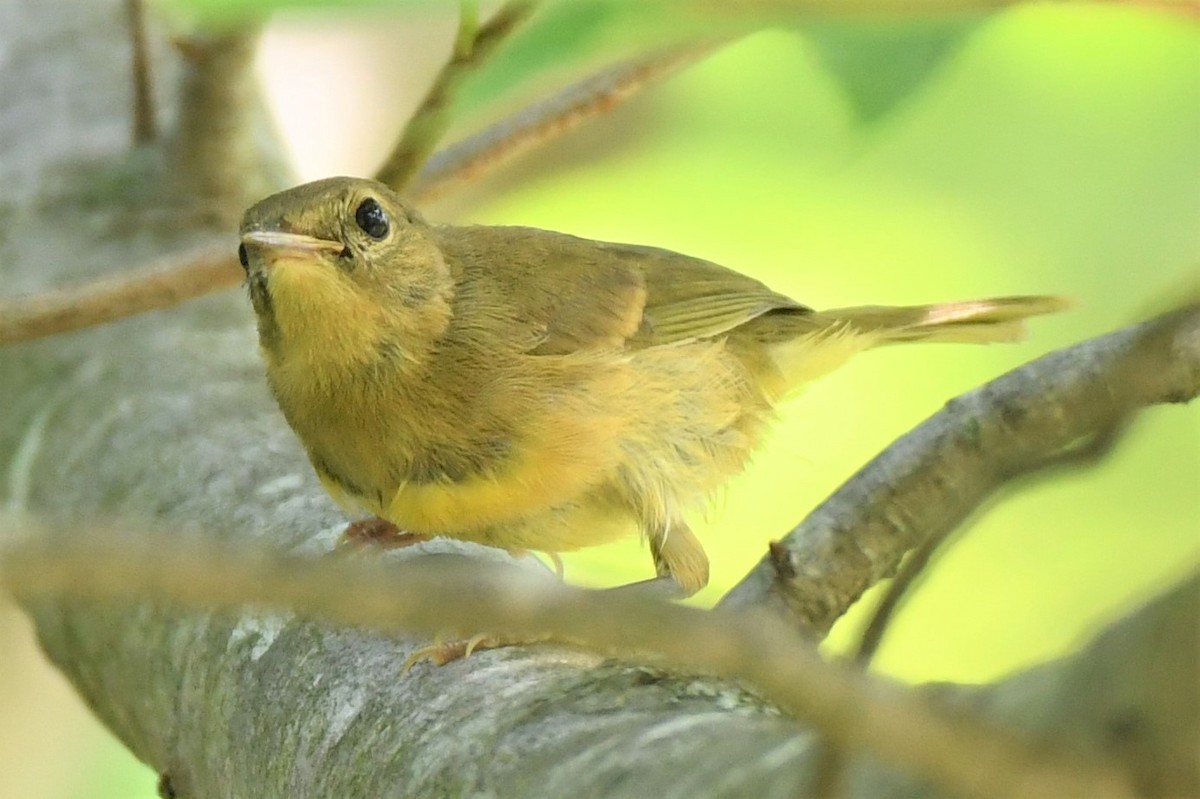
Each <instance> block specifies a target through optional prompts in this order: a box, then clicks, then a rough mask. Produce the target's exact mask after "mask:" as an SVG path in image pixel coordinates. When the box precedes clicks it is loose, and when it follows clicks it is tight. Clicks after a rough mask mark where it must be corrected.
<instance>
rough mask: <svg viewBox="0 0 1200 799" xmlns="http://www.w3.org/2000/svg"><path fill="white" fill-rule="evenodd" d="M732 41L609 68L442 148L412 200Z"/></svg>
mask: <svg viewBox="0 0 1200 799" xmlns="http://www.w3.org/2000/svg"><path fill="white" fill-rule="evenodd" d="M729 41H730V40H729V39H723V40H718V41H704V42H698V43H691V44H687V45H681V46H677V47H669V48H666V49H663V50H658V51H656V52H653V53H650V54H648V55H644V56H640V57H638V58H634V59H630V60H627V61H622V62H620V63H618V64H613V65H611V66H609V67H606V68H605V69H603V70H601V71H600V72H597V73H596V74H594V75H590V76H588V77H587V78H584V79H583V80H581V81H579V82H578V83H574V84H572V85H570V86H568V87H567V88H565V89H563V90H562V91H560V92H559V93H558V94H556V95H554V96H553V97H550V98H548V99H546V100H542V101H540V102H537V103H534V104H533V105H530V106H527V107H526V108H523V109H521V110H520V111H518V112H516V113H515V114H513V115H512V116H509V117H507V118H505V119H502V120H500V121H499V122H496V123H495V124H493V125H490V126H488V127H487V128H485V129H484V130H481V131H480V132H478V133H476V134H474V135H472V136H469V137H467V138H466V139H463V140H462V141H460V142H458V143H456V144H454V145H451V146H450V147H447V148H445V149H443V150H442V151H441V152H439V153H437V154H436V155H434V156H433V157H432V158H430V159H429V161H428V162H427V163H426V164H425V166H424V167H423V168H422V169H421V171H420V172H419V173H418V174H417V176H416V177H415V179H414V180H413V182H412V186H411V188H410V189H409V191H408V195H409V197H410V198H411V199H412V200H413V201H414V202H419V203H425V202H429V201H430V200H433V199H436V198H437V197H440V196H442V195H443V194H445V193H446V192H448V191H450V189H451V188H452V187H454V186H456V185H460V184H462V183H464V182H466V181H472V180H477V179H478V178H479V177H481V176H482V175H484V174H485V173H487V172H491V171H493V170H495V169H496V168H497V167H499V166H502V165H504V164H506V163H508V162H509V161H511V160H513V159H514V158H516V157H517V156H518V155H520V154H522V153H524V152H527V151H528V150H531V149H533V148H534V147H537V146H538V145H541V144H545V143H546V142H548V141H551V140H553V139H555V138H558V137H559V136H561V135H563V134H564V133H567V132H568V131H571V130H573V129H574V128H576V127H577V126H579V125H580V124H582V123H583V122H586V121H587V120H589V119H593V118H594V117H598V116H600V115H602V114H605V113H608V112H609V111H612V110H613V109H614V108H616V107H617V106H619V105H621V104H622V103H624V102H626V101H628V100H630V99H632V98H633V97H635V96H637V95H638V94H640V93H641V92H642V91H643V90H644V89H647V88H649V87H650V86H652V85H654V84H655V83H657V82H658V81H661V80H664V79H666V78H668V77H670V76H671V75H674V74H675V73H676V72H678V71H679V70H681V69H683V68H685V67H688V66H690V65H692V64H694V63H696V62H697V61H699V60H701V59H703V58H705V57H706V56H708V55H709V54H710V53H712V52H713V51H715V50H717V49H719V48H720V47H722V46H724V45H725V44H728V43H729Z"/></svg>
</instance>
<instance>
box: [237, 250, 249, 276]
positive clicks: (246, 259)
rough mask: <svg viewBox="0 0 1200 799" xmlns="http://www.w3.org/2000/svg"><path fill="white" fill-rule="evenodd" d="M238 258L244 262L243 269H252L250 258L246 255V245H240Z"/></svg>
mask: <svg viewBox="0 0 1200 799" xmlns="http://www.w3.org/2000/svg"><path fill="white" fill-rule="evenodd" d="M238 260H239V261H241V262H242V269H245V270H246V271H250V258H249V256H247V255H246V245H245V244H239V245H238Z"/></svg>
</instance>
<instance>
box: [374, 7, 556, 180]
mask: <svg viewBox="0 0 1200 799" xmlns="http://www.w3.org/2000/svg"><path fill="white" fill-rule="evenodd" d="M536 8H537V3H534V2H530V1H529V0H509V2H507V3H505V4H504V5H503V6H501V7H500V9H499V10H498V11H497V12H496V13H495V14H493V15H492V18H491V19H489V20H488V21H487V23H486V24H485V25H483V27H478V28H477V27H476V19H475V9H474V7H473V6H472V5H470V4H467V3H464V4H463V5H462V12H461V16H460V18H459V28H458V36H457V37H456V39H455V42H454V51H453V53H451V55H450V60H449V61H447V62H446V65H445V66H443V67H442V69H441V71H440V72H439V73H438V75H437V77H436V78H435V79H434V81H433V85H432V86H430V87H429V91H428V93H426V95H425V99H424V100H422V101H421V105H420V106H418V107H417V110H416V112H415V113H414V114H413V116H412V118H411V119H410V120H409V121H408V124H407V125H405V127H404V133H403V134H402V135H401V137H400V141H399V142H397V143H396V146H395V147H394V148H393V149H392V152H391V154H390V155H389V156H388V157H387V160H385V161H384V163H383V166H381V167H380V168H379V170H378V171H377V172H376V174H375V177H376V178H377V179H378V180H380V181H382V182H383V183H386V184H388V185H389V186H391V187H392V188H394V189H395V190H396V191H399V192H403V191H404V189H405V188H406V187H407V186H408V184H409V182H410V181H411V180H412V178H413V176H414V175H416V174H417V171H418V170H419V169H420V168H421V165H422V164H424V163H425V161H426V160H427V159H428V158H429V154H430V153H432V152H433V151H434V148H435V147H437V144H438V142H439V141H440V140H441V138H442V136H444V135H445V133H446V129H447V128H449V127H450V122H451V120H452V117H451V111H452V110H453V103H454V96H455V94H457V92H458V90H459V89H460V88H461V87H462V85H463V83H464V82H465V80H466V79H467V77H468V76H469V75H470V74H471V73H472V72H474V71H475V70H477V69H478V68H479V67H480V66H481V65H482V64H483V63H484V62H486V61H487V59H488V57H489V56H490V55H491V54H492V53H494V52H495V51H496V50H497V48H499V46H500V45H501V44H502V43H503V42H504V41H505V40H506V39H507V38H508V37H509V36H511V35H512V34H513V33H514V32H516V31H517V30H518V29H519V28H520V27H521V25H522V24H523V23H524V22H525V21H526V20H527V19H529V17H530V16H531V15H532V14H533V11H534V9H536Z"/></svg>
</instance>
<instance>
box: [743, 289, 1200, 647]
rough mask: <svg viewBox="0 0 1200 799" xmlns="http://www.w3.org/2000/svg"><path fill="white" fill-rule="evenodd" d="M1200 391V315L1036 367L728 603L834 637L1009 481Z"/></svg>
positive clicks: (805, 531) (950, 424)
mask: <svg viewBox="0 0 1200 799" xmlns="http://www.w3.org/2000/svg"><path fill="white" fill-rule="evenodd" d="M1198 393H1200V305H1192V306H1188V307H1186V308H1183V309H1181V310H1179V311H1176V312H1174V313H1171V314H1167V315H1166V316H1163V317H1160V318H1158V319H1155V320H1152V321H1150V322H1146V323H1144V324H1141V325H1136V326H1134V327H1131V328H1127V329H1125V330H1120V331H1117V332H1115V333H1111V334H1109V335H1107V336H1103V337H1101V338H1098V339H1093V340H1091V341H1086V342H1084V343H1082V344H1078V345H1075V346H1073V347H1069V348H1067V349H1064V350H1060V351H1058V352H1055V353H1052V354H1050V355H1047V356H1045V357H1044V358H1041V359H1039V360H1036V361H1034V362H1032V363H1029V364H1026V365H1025V366H1022V367H1020V368H1019V369H1016V370H1014V371H1013V372H1010V373H1008V374H1007V375H1004V376H1003V377H1000V378H998V379H996V380H994V381H992V382H991V383H989V384H987V385H985V386H983V387H982V388H979V389H977V390H975V391H972V392H970V393H968V394H965V395H963V396H961V397H959V398H957V399H954V400H952V401H950V402H949V403H947V405H946V407H945V409H943V410H942V411H940V412H938V413H937V414H935V415H934V416H932V417H931V418H930V419H929V420H927V421H926V422H924V423H923V424H921V425H920V426H919V427H918V428H916V429H915V430H914V431H913V432H911V433H909V434H907V435H906V436H904V437H903V438H901V439H900V440H899V441H897V442H896V443H894V444H892V445H891V446H890V447H888V448H887V449H886V450H884V452H883V453H882V454H880V455H879V456H878V457H876V458H875V459H874V460H873V461H871V462H870V463H869V464H867V465H866V466H865V467H864V468H863V469H862V470H861V471H859V472H858V473H857V474H855V475H854V476H853V477H851V478H850V479H849V480H848V481H847V482H846V483H845V484H844V485H843V486H842V487H841V488H839V489H838V490H837V491H835V492H834V494H833V495H832V496H831V497H830V498H829V499H827V500H826V501H825V502H824V503H822V504H821V505H820V506H819V507H818V508H817V509H816V510H814V511H813V512H812V513H811V514H809V516H808V517H807V518H806V519H805V520H804V521H803V522H802V523H801V524H800V525H799V526H797V527H796V529H794V530H793V531H792V532H790V533H789V534H788V535H787V537H786V538H784V540H783V542H781V543H779V544H776V545H774V546H773V547H772V549H771V552H769V553H768V555H767V556H766V557H765V558H764V559H763V560H762V561H761V562H760V563H759V564H758V565H757V566H756V567H755V568H754V570H753V571H751V573H750V574H749V575H747V577H746V578H745V579H744V580H742V582H741V583H739V584H738V585H737V586H735V587H734V588H733V590H731V591H730V592H729V593H728V594H727V595H726V596H725V597H724V599H722V600H721V603H720V606H721V607H724V608H729V609H734V608H749V607H767V608H770V609H771V610H772V611H774V612H776V613H779V614H781V615H783V616H785V617H787V618H790V619H792V621H793V623H794V624H796V625H798V626H799V627H800V629H802V630H805V631H806V632H808V633H809V634H812V635H817V636H823V635H824V634H825V633H826V632H827V631H828V630H829V628H830V627H831V626H832V625H833V622H834V621H836V620H837V618H838V617H839V616H841V615H842V613H844V612H845V611H846V609H847V608H849V607H850V606H851V605H852V604H854V602H855V601H857V599H858V598H859V597H860V596H861V595H862V593H863V592H864V591H866V590H867V589H868V588H870V587H871V586H872V585H874V584H875V583H877V582H878V581H879V580H881V579H882V578H884V577H886V576H888V575H890V574H891V573H893V571H894V570H895V569H896V566H897V564H898V563H899V562H900V559H901V558H903V557H904V554H905V553H906V552H907V551H909V550H910V549H912V548H913V547H916V546H918V545H920V543H921V542H922V541H926V540H929V539H931V538H939V537H941V536H944V535H945V534H946V533H947V532H949V531H950V530H952V529H953V528H955V527H956V526H958V525H959V524H960V523H961V522H962V521H963V520H964V519H965V518H966V517H967V516H968V515H969V514H970V513H972V512H973V511H974V510H975V509H976V508H977V507H979V505H980V504H982V502H983V501H984V500H985V499H986V498H987V497H989V496H990V495H991V494H992V493H994V492H995V491H996V490H997V489H999V488H1000V487H1001V486H1002V485H1004V484H1005V483H1006V482H1007V481H1008V480H1011V479H1012V478H1014V477H1016V476H1018V475H1020V474H1023V473H1025V472H1028V471H1031V470H1034V469H1038V468H1040V467H1042V466H1044V465H1046V464H1048V463H1053V462H1055V461H1056V460H1057V459H1058V458H1059V456H1060V455H1061V454H1062V453H1063V452H1064V451H1066V450H1069V449H1070V448H1072V447H1075V446H1077V445H1079V443H1080V442H1081V441H1086V440H1088V439H1089V438H1090V437H1093V436H1095V435H1098V434H1103V433H1105V431H1108V430H1110V429H1112V427H1113V426H1114V425H1115V424H1118V423H1119V422H1121V421H1123V420H1124V419H1125V418H1126V417H1127V416H1128V415H1129V414H1131V413H1133V412H1134V411H1136V410H1137V409H1139V408H1141V407H1144V406H1146V405H1152V404H1155V403H1162V402H1186V401H1188V400H1190V399H1192V398H1194V397H1195V396H1196V395H1197V394H1198Z"/></svg>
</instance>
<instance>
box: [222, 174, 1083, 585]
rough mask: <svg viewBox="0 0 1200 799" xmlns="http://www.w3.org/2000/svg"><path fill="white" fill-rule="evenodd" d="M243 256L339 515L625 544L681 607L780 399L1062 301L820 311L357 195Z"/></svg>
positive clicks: (347, 190)
mask: <svg viewBox="0 0 1200 799" xmlns="http://www.w3.org/2000/svg"><path fill="white" fill-rule="evenodd" d="M238 256H239V260H240V261H241V264H242V266H243V267H244V268H245V270H246V282H247V286H248V289H249V295H250V300H251V304H252V306H253V308H254V311H255V314H256V316H257V326H258V338H259V345H260V350H261V353H262V357H263V360H264V363H265V367H266V376H267V381H268V383H269V385H270V389H271V391H272V393H273V394H274V397H275V399H276V401H277V403H278V405H279V408H280V409H281V410H282V412H283V415H284V417H285V418H286V420H287V422H288V424H289V425H290V426H291V428H292V430H293V431H294V432H295V433H296V435H297V437H298V438H299V440H300V442H301V443H302V444H303V446H304V449H305V451H306V452H307V455H308V458H309V460H310V461H311V463H312V467H313V469H314V470H315V471H316V474H317V476H318V477H319V479H320V481H321V483H322V485H323V486H324V487H325V489H326V490H327V491H328V493H329V494H330V495H331V496H332V497H333V499H334V500H335V501H336V502H337V503H338V504H339V505H341V506H342V507H343V508H345V509H346V510H347V511H348V512H350V513H356V514H363V513H366V514H368V515H369V516H368V518H369V519H370V518H375V519H379V520H382V523H383V524H384V525H385V527H386V528H387V529H390V530H391V531H393V532H394V533H395V534H396V535H397V536H398V540H399V539H406V540H408V541H411V540H423V539H426V538H432V537H439V536H444V537H449V538H454V539H460V540H464V541H471V542H475V543H478V544H484V545H487V546H492V547H499V548H502V549H506V550H509V551H511V552H514V553H523V552H527V551H530V550H534V551H541V552H546V553H551V554H554V555H557V553H561V552H569V551H573V550H577V549H580V548H583V547H589V546H594V545H599V544H603V543H606V542H609V541H612V540H615V539H617V538H620V537H622V536H625V535H628V534H631V533H634V532H637V531H640V533H641V534H642V536H643V537H644V539H645V541H646V542H647V543H648V545H649V550H650V553H651V556H652V559H653V562H654V567H655V573H656V575H657V577H656V578H655V582H658V583H662V584H666V585H668V586H669V587H670V588H671V590H672V591H673V592H674V593H675V594H676V595H678V596H689V595H691V594H694V593H695V592H696V591H698V590H700V589H701V588H703V587H704V586H705V585H706V584H707V582H708V579H709V561H708V558H707V555H706V554H705V551H704V548H703V546H702V545H701V543H700V541H699V540H698V539H697V537H696V536H695V534H694V533H693V532H692V530H691V528H690V527H689V526H688V523H687V515H688V513H689V512H691V511H694V510H696V509H697V508H702V507H704V506H705V505H706V504H707V503H708V502H709V501H710V500H711V498H712V496H713V495H714V493H715V492H717V491H718V489H719V488H720V487H721V486H722V485H723V484H724V483H725V481H727V480H728V479H729V478H730V477H731V476H732V475H734V474H737V473H738V472H740V471H741V470H742V469H743V468H744V467H745V465H746V464H747V462H748V460H749V459H750V457H751V455H752V453H753V452H754V451H755V449H756V448H757V446H758V445H759V444H760V442H761V441H762V439H763V437H764V435H765V434H766V432H767V429H768V427H769V425H770V423H771V421H772V420H773V418H774V416H775V409H776V407H777V406H778V405H779V404H780V403H781V402H782V401H783V400H785V399H787V398H788V397H789V396H790V395H791V394H793V393H794V392H795V391H796V389H798V388H799V387H801V386H802V385H804V384H805V383H807V382H809V381H811V380H813V379H815V378H817V377H820V376H821V375H823V374H825V373H827V372H829V371H831V370H833V369H835V368H837V367H838V366H839V365H841V364H842V363H844V362H845V361H846V360H847V359H849V358H850V357H851V356H853V355H855V354H856V353H859V352H861V351H863V350H866V349H869V348H871V347H875V346H878V345H883V344H893V343H905V342H917V341H956V342H968V343H986V342H993V341H1011V340H1014V339H1017V338H1020V337H1021V336H1022V335H1023V331H1024V326H1023V320H1024V319H1025V318H1026V317H1029V316H1033V315H1037V314H1044V313H1049V312H1052V311H1057V310H1059V309H1061V308H1063V307H1064V306H1065V304H1066V303H1065V301H1064V300H1063V299H1061V298H1058V297H1049V296H1013V297H999V298H992V299H982V300H974V301H968V302H947V303H939V304H932V305H920V306H906V307H888V306H862V307H853V308H841V309H834V310H825V311H816V310H813V309H812V308H810V307H808V306H806V305H804V304H802V303H800V302H797V301H796V300H794V299H792V298H790V297H788V296H786V295H784V294H780V293H778V292H776V291H773V290H772V289H770V288H768V287H767V286H766V285H765V284H764V283H762V282H760V281H758V280H756V279H754V278H752V277H749V276H747V275H744V274H741V273H739V272H736V271H734V270H732V269H729V268H726V267H724V266H721V265H718V264H716V263H713V262H711V261H707V260H703V259H701V258H695V257H691V256H688V255H683V254H680V253H676V252H672V251H670V250H666V249H660V248H656V247H651V246H642V245H633V244H618V243H610V242H603V241H593V240H589V239H584V238H579V237H576V236H571V235H568V234H565V233H558V232H553V231H549V230H541V229H538V228H532V227H516V226H488V225H462V226H457V225H448V224H435V223H431V222H429V221H426V219H425V218H424V217H423V216H422V215H421V214H420V213H419V212H418V211H417V210H416V209H415V208H413V207H412V206H410V205H409V204H407V203H406V202H405V201H404V200H403V199H402V198H401V197H400V196H399V195H398V194H397V193H396V192H394V191H392V190H391V189H390V188H389V187H387V186H385V185H383V184H381V183H378V182H376V181H373V180H369V179H365V178H353V177H334V178H327V179H324V180H318V181H315V182H311V183H306V184H304V185H300V186H297V187H294V188H291V189H287V190H285V191H282V192H279V193H277V194H274V195H271V196H270V197H267V198H266V199H263V200H262V201H260V202H258V203H257V204H255V205H253V206H252V207H251V208H249V209H248V210H247V211H246V212H245V215H244V217H243V219H242V224H241V228H240V244H239V247H238ZM351 527H352V528H353V525H352V526H351Z"/></svg>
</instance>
